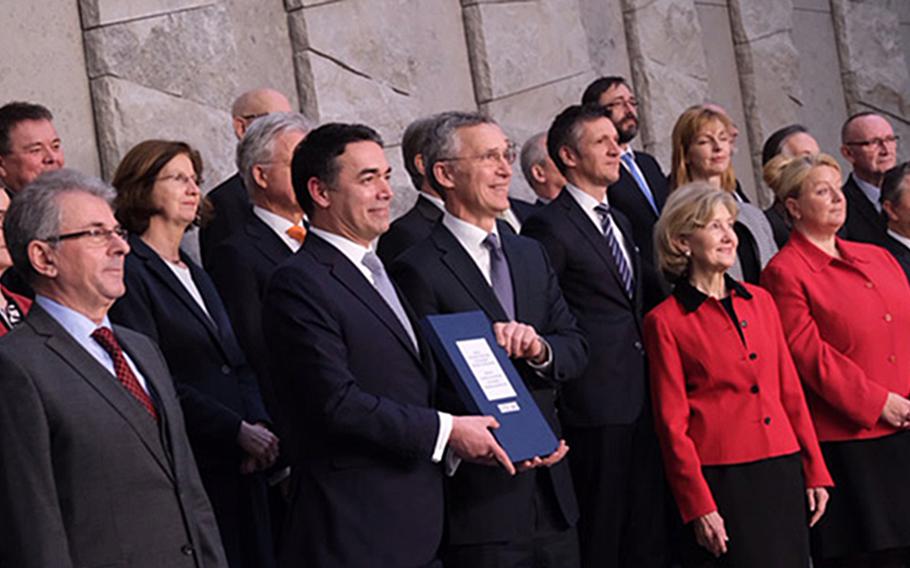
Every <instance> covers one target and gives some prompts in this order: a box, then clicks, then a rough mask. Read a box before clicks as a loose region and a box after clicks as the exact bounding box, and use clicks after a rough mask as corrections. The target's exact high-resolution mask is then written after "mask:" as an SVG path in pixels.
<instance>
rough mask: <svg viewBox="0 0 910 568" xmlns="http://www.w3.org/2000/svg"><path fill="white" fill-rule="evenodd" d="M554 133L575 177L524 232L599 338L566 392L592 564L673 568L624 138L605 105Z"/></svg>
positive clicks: (585, 544)
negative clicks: (624, 173)
mask: <svg viewBox="0 0 910 568" xmlns="http://www.w3.org/2000/svg"><path fill="white" fill-rule="evenodd" d="M547 136H548V138H547V140H548V146H549V151H550V155H551V156H552V158H553V161H554V162H555V163H556V165H557V166H558V167H559V169H560V171H562V172H563V174H564V175H565V176H566V179H567V180H568V184H567V185H566V189H564V190H563V192H562V193H561V194H560V196H559V197H558V198H556V200H555V201H553V203H551V204H550V205H548V206H547V207H544V209H543V210H542V211H541V212H540V213H538V214H537V215H535V216H534V217H533V218H532V219H531V220H530V221H528V222H527V223H526V224H525V226H524V229H523V231H522V234H524V235H527V236H530V237H533V238H535V239H537V240H538V241H540V242H541V244H543V246H544V248H545V249H546V251H547V254H548V255H549V257H550V261H551V262H552V263H553V269H554V270H555V271H556V274H557V275H558V276H559V283H560V286H561V287H562V289H563V292H564V294H565V297H566V301H567V302H568V304H569V307H570V308H571V309H572V312H573V313H574V314H575V317H576V318H577V319H578V324H579V327H581V329H582V331H584V333H585V337H586V338H587V340H588V343H589V344H590V345H591V346H592V348H591V357H590V360H589V362H588V366H587V367H586V369H585V372H584V374H583V375H582V376H581V377H579V378H578V379H576V380H574V381H571V382H569V383H567V384H566V385H565V386H564V387H563V390H562V396H561V397H560V419H561V420H562V422H563V424H565V427H566V430H565V432H566V439H567V440H568V442H569V445H570V446H571V447H572V455H571V456H570V457H569V462H570V465H571V466H572V474H573V479H574V481H575V487H576V490H577V492H578V497H579V499H578V502H579V505H580V509H581V520H580V521H579V540H580V542H581V553H582V566H591V567H593V566H617V567H628V568H633V567H635V568H639V567H641V568H646V567H659V566H666V565H667V558H666V538H665V523H666V515H665V512H664V499H665V497H664V491H663V488H664V477H663V473H662V468H661V458H660V453H659V450H658V446H657V438H656V436H655V434H654V429H653V426H652V421H651V413H650V411H649V407H648V404H649V403H648V384H647V381H648V373H647V366H646V359H645V352H644V348H643V346H642V335H641V333H642V330H641V314H642V281H643V279H644V277H643V273H642V270H641V260H640V258H639V251H638V247H636V246H635V242H634V240H633V238H632V234H633V231H632V227H631V226H630V223H629V220H628V219H627V218H626V216H625V215H623V214H622V213H621V212H619V211H617V210H616V209H613V208H612V207H611V206H612V191H613V188H615V187H617V186H615V185H611V184H613V183H614V182H615V181H616V179H617V178H618V177H619V175H620V174H619V171H620V167H621V166H620V154H621V149H620V145H619V136H618V134H617V131H616V128H615V127H614V123H613V122H611V120H610V119H609V118H608V117H607V114H606V113H605V111H604V109H603V107H601V106H599V105H596V104H595V105H585V106H577V105H576V106H572V107H569V108H567V109H566V110H564V111H563V112H562V113H561V114H560V115H559V116H557V117H556V119H555V120H554V121H553V125H552V126H551V127H550V131H549V133H548V135H547ZM608 187H609V188H610V189H607V188H608Z"/></svg>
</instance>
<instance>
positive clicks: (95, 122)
mask: <svg viewBox="0 0 910 568" xmlns="http://www.w3.org/2000/svg"><path fill="white" fill-rule="evenodd" d="M83 4H85V2H76V10H77V11H78V12H79V29H80V33H79V41H80V42H81V43H82V59H83V60H84V64H83V66H82V69H83V71H84V72H85V81H86V83H88V94H89V97H88V100H89V106H90V108H89V110H90V111H91V113H92V130H93V131H94V132H95V156H96V157H97V158H98V168H99V169H100V171H101V176H102V177H104V178H107V177H108V175H107V174H108V170H109V169H110V168H109V167H108V165H107V164H105V163H104V157H103V156H102V153H101V128H100V124H99V121H100V120H101V117H100V116H99V113H98V105H97V104H95V82H94V80H93V79H92V78H91V77H89V75H88V68H89V65H88V52H87V51H86V48H85V34H86V32H87V31H88V28H87V27H86V25H85V23H86V20H85V18H84V17H83V16H84V14H83V13H82V10H83ZM111 173H112V171H111Z"/></svg>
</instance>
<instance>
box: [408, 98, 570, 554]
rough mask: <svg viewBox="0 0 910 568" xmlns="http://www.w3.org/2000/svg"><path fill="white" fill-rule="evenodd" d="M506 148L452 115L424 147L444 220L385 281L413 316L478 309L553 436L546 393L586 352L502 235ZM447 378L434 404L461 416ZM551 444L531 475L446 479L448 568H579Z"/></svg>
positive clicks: (490, 132)
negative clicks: (392, 282) (403, 299)
mask: <svg viewBox="0 0 910 568" xmlns="http://www.w3.org/2000/svg"><path fill="white" fill-rule="evenodd" d="M514 161H515V148H514V145H513V144H512V143H511V142H510V141H509V140H508V139H507V138H506V136H505V134H504V133H503V131H502V129H501V128H500V127H499V125H498V124H497V123H496V122H495V121H493V119H491V118H489V117H486V116H482V115H479V114H474V113H464V112H451V113H447V114H446V115H445V116H444V117H443V118H441V119H439V121H437V123H436V127H435V129H434V136H433V137H432V138H431V139H430V141H429V142H428V143H427V145H426V146H425V148H424V164H425V165H426V172H427V177H428V178H429V180H430V183H431V184H432V185H433V187H434V188H435V189H436V191H438V192H439V194H440V195H442V197H443V200H444V201H445V206H446V211H445V213H444V215H443V218H442V221H441V222H440V223H439V224H437V225H436V227H435V228H434V229H433V232H432V233H431V234H430V236H429V237H428V238H427V239H425V240H423V241H422V242H420V243H418V244H416V245H414V246H413V247H411V249H410V250H408V251H406V252H405V253H404V254H402V255H401V256H399V257H398V259H397V260H396V261H395V263H394V264H393V266H392V274H393V277H394V278H395V279H396V280H397V282H398V284H399V285H400V286H401V289H402V291H403V292H404V294H405V296H406V297H407V298H408V300H409V301H410V303H411V305H412V306H413V308H414V310H415V311H416V312H417V315H418V316H420V317H423V316H426V315H430V314H446V313H455V312H465V311H472V310H482V311H483V312H484V313H485V314H486V315H487V317H488V318H489V319H490V320H491V321H493V322H495V323H494V324H493V329H494V332H495V334H496V337H497V340H498V342H499V343H500V345H502V346H503V347H504V348H505V350H506V352H507V353H508V354H509V356H510V358H511V359H512V361H513V363H514V364H515V367H516V369H518V372H519V374H520V375H521V377H522V379H523V380H524V383H525V385H526V386H527V387H528V390H529V391H530V392H531V394H532V396H533V397H534V399H535V401H536V402H537V405H538V407H539V408H540V411H541V413H542V414H543V415H544V416H545V417H546V419H547V420H548V422H549V423H550V426H551V427H552V428H553V430H554V432H555V433H556V434H557V436H559V434H560V427H559V420H558V418H557V416H556V397H557V390H558V389H559V387H560V386H561V385H562V384H564V383H565V382H566V381H569V380H571V379H574V378H575V377H577V376H578V375H579V374H580V373H581V371H582V369H583V368H584V365H585V363H586V362H587V344H586V342H585V340H584V338H583V337H582V335H581V331H580V330H579V329H578V327H577V326H576V324H575V318H574V317H573V316H572V314H571V312H570V311H569V308H568V306H567V305H566V302H565V300H564V299H563V296H562V292H561V290H560V289H559V284H558V283H557V280H556V275H555V273H554V272H553V269H552V267H551V266H550V263H549V261H548V260H547V256H546V253H545V252H544V250H543V247H541V245H540V244H539V243H537V242H536V241H533V240H531V239H528V238H525V237H521V236H517V235H513V234H511V233H510V232H509V231H508V229H506V228H505V224H504V222H503V221H501V220H499V216H500V214H501V213H502V212H503V211H505V210H507V209H508V208H509V182H510V181H511V179H512V163H513V162H514ZM451 381H452V379H451V378H445V379H444V380H442V379H441V381H440V385H441V386H440V389H439V395H438V398H439V401H440V405H441V406H443V407H445V408H447V410H449V411H452V412H455V413H461V412H462V411H463V410H464V407H463V405H461V403H459V402H458V401H457V398H456V397H455V395H454V392H455V391H454V387H453V384H452V382H451ZM567 450H568V448H567V446H565V444H564V443H561V444H560V445H559V447H558V449H557V450H556V451H555V452H554V453H553V454H552V455H550V456H546V457H541V459H539V460H538V461H536V462H535V465H543V466H547V467H538V468H537V469H533V470H530V471H523V472H521V473H518V474H517V475H515V476H514V477H513V476H510V475H509V474H508V473H506V472H505V471H503V470H502V469H495V468H487V467H481V466H478V465H475V464H462V465H461V466H460V467H459V468H458V471H456V472H455V474H454V476H452V477H450V478H448V479H447V491H446V497H447V501H446V516H447V518H446V520H447V525H446V526H447V528H448V531H447V533H446V536H447V540H446V542H445V543H444V545H443V550H442V557H443V562H444V563H445V566H446V567H447V568H451V567H454V568H460V567H465V568H467V567H471V568H473V567H476V566H502V567H510V566H536V567H554V568H555V567H559V568H572V567H576V566H578V540H577V534H576V532H575V523H576V521H577V520H578V505H577V503H576V500H575V493H574V490H573V487H572V479H571V476H570V473H569V468H568V465H567V463H566V462H565V461H564V460H563V459H562V458H563V457H564V456H565V454H566V451H567Z"/></svg>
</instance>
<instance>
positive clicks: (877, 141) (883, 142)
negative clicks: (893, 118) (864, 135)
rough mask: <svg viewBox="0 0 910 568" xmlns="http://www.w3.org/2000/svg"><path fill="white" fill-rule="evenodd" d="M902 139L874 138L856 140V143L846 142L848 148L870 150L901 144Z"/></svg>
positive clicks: (892, 136)
mask: <svg viewBox="0 0 910 568" xmlns="http://www.w3.org/2000/svg"><path fill="white" fill-rule="evenodd" d="M900 139H901V137H900V136H897V135H891V136H883V137H881V138H872V139H871V140H856V141H855V142H844V144H846V145H847V146H859V147H860V148H863V149H865V148H869V147H872V146H874V147H876V148H878V147H879V146H890V145H892V144H897V143H898V142H900Z"/></svg>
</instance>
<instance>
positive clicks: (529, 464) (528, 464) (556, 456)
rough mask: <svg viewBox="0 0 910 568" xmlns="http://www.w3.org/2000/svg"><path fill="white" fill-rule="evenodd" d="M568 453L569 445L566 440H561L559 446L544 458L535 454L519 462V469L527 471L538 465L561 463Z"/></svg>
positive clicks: (545, 465)
mask: <svg viewBox="0 0 910 568" xmlns="http://www.w3.org/2000/svg"><path fill="white" fill-rule="evenodd" d="M567 453H569V446H567V445H566V441H565V440H560V441H559V446H558V447H557V448H556V451H554V452H553V453H552V454H550V455H548V456H546V457H543V458H541V457H538V456H534V458H532V459H529V460H525V461H523V462H521V463H520V464H518V471H527V470H529V469H534V468H536V467H551V466H553V465H556V464H557V463H559V462H560V461H561V460H562V458H564V457H566V454H567Z"/></svg>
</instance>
